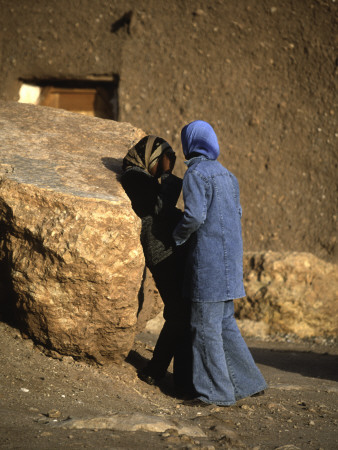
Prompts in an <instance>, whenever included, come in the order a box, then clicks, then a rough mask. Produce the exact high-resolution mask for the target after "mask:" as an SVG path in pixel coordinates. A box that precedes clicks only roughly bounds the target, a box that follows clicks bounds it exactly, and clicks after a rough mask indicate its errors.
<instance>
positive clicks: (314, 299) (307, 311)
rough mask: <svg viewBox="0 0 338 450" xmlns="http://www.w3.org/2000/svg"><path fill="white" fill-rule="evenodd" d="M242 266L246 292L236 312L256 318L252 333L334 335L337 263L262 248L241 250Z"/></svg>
mask: <svg viewBox="0 0 338 450" xmlns="http://www.w3.org/2000/svg"><path fill="white" fill-rule="evenodd" d="M244 267H245V273H244V279H245V288H246V294H247V297H246V298H244V299H241V300H239V301H237V302H236V312H237V317H239V318H240V319H246V320H250V321H253V322H251V323H254V322H256V324H255V327H254V330H255V334H256V335H259V334H262V333H263V334H264V333H265V334H274V333H283V334H293V335H297V336H298V337H300V338H309V337H313V336H326V337H329V336H335V337H337V336H338V295H337V293H338V268H337V265H335V264H330V263H328V262H325V261H323V260H321V259H319V258H317V257H316V256H314V255H312V254H310V253H293V252H289V253H277V252H267V253H245V255H244ZM246 328H248V327H245V326H244V330H245V329H246ZM258 328H260V329H261V330H260V333H258V332H257V331H258ZM256 332H257V333H256Z"/></svg>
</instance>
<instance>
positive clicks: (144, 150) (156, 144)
mask: <svg viewBox="0 0 338 450" xmlns="http://www.w3.org/2000/svg"><path fill="white" fill-rule="evenodd" d="M164 152H173V149H172V148H171V147H170V145H169V144H168V142H166V141H165V140H164V139H162V138H160V137H157V136H146V137H144V138H143V139H141V140H140V141H139V142H138V143H137V144H136V145H134V147H132V148H131V149H130V150H129V151H128V153H127V154H126V156H125V157H124V159H123V170H126V169H128V168H129V167H135V166H137V167H140V168H141V169H143V170H145V171H146V172H148V173H150V170H151V168H152V167H154V165H155V164H156V163H157V162H158V159H159V157H160V156H161V155H162V154H163V153H164Z"/></svg>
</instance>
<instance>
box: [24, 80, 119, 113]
mask: <svg viewBox="0 0 338 450" xmlns="http://www.w3.org/2000/svg"><path fill="white" fill-rule="evenodd" d="M21 81H22V85H21V88H20V91H19V102H20V103H31V104H34V105H41V106H51V107H53V108H61V109H65V110H67V111H72V112H76V113H79V114H85V115H88V116H95V117H101V118H103V119H113V120H118V112H119V111H118V81H117V80H116V79H114V80H109V81H106V80H105V81H102V80H93V81H88V80H84V81H82V80H80V81H78V80H31V81H30V80H28V81H27V80H21Z"/></svg>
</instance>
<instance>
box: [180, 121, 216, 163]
mask: <svg viewBox="0 0 338 450" xmlns="http://www.w3.org/2000/svg"><path fill="white" fill-rule="evenodd" d="M181 140H182V147H183V153H184V156H185V157H186V159H189V157H190V155H191V154H192V153H198V154H200V155H204V156H206V157H207V158H208V159H217V158H218V155H219V145H218V140H217V136H216V133H215V132H214V129H213V128H212V126H211V125H210V124H208V123H207V122H204V121H203V120H195V121H194V122H191V123H189V124H188V125H186V126H185V127H184V128H183V129H182V131H181Z"/></svg>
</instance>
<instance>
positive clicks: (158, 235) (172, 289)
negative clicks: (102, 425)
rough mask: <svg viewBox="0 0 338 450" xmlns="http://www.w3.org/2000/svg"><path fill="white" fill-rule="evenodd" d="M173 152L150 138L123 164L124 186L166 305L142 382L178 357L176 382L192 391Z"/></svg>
mask: <svg viewBox="0 0 338 450" xmlns="http://www.w3.org/2000/svg"><path fill="white" fill-rule="evenodd" d="M175 159H176V157H175V153H174V151H173V150H172V148H171V147H170V145H169V144H168V143H167V142H166V141H164V140H163V139H161V138H160V137H156V136H146V137H144V138H143V139H141V140H140V141H139V142H138V143H137V144H136V145H135V146H134V147H133V148H131V149H130V150H129V151H128V153H127V155H126V156H125V158H124V160H123V175H122V179H121V183H122V186H123V188H124V190H125V191H126V193H127V195H128V197H129V198H130V200H131V203H132V207H133V209H134V211H135V212H136V214H137V215H138V216H139V217H140V218H141V220H142V228H141V244H142V247H143V251H144V256H145V261H146V265H147V267H148V268H149V270H150V271H151V273H152V276H153V278H154V281H155V284H156V287H157V289H158V291H159V293H160V295H161V298H162V300H163V303H164V314H163V316H164V319H165V323H164V326H163V328H162V330H161V333H160V335H159V338H158V341H157V343H156V346H155V349H154V353H153V357H152V359H151V361H149V363H148V365H147V366H146V367H145V368H144V369H142V370H140V371H139V372H138V376H139V378H141V379H142V380H143V381H145V382H147V383H148V384H155V383H157V382H158V381H159V380H160V379H161V378H163V377H164V376H165V374H166V371H167V368H168V366H169V364H170V362H171V360H172V358H173V357H174V382H175V385H176V387H177V389H179V390H180V391H190V390H191V386H192V375H191V346H190V345H189V343H190V332H189V303H188V301H187V300H185V299H184V298H183V296H182V281H183V270H184V261H185V252H186V251H185V246H182V247H181V246H180V247H177V248H175V245H174V242H173V239H172V231H173V229H174V228H175V226H176V225H177V223H178V222H179V220H180V219H181V217H182V212H181V211H180V210H179V209H177V208H176V203H177V200H178V197H179V195H180V192H181V188H182V179H180V178H178V177H176V176H175V175H173V174H172V169H173V167H174V164H175Z"/></svg>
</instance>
